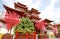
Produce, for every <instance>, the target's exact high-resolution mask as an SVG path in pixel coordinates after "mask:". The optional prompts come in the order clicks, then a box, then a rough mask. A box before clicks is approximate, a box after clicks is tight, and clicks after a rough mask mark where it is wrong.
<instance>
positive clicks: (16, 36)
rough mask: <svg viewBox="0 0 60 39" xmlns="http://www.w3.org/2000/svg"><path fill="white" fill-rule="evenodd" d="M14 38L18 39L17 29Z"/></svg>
mask: <svg viewBox="0 0 60 39" xmlns="http://www.w3.org/2000/svg"><path fill="white" fill-rule="evenodd" d="M15 39H18V31H16V35H15Z"/></svg>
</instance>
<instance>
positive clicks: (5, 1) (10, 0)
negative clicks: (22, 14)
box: [2, 0, 15, 8]
mask: <svg viewBox="0 0 60 39" xmlns="http://www.w3.org/2000/svg"><path fill="white" fill-rule="evenodd" d="M2 1H3V4H5V5H7V6H9V7H11V8H14V4H13V3H14V1H15V0H2Z"/></svg>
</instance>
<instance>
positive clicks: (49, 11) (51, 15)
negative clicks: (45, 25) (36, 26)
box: [40, 0, 60, 22]
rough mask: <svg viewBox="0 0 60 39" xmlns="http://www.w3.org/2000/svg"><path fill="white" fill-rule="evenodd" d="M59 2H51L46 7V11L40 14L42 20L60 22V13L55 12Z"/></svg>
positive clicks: (56, 0) (54, 0)
mask: <svg viewBox="0 0 60 39" xmlns="http://www.w3.org/2000/svg"><path fill="white" fill-rule="evenodd" d="M57 2H58V0H51V2H50V4H49V5H48V6H47V7H46V9H45V10H43V11H42V12H41V14H40V16H41V17H42V18H48V19H51V20H54V21H55V22H58V21H60V20H59V19H60V18H59V17H60V15H59V14H60V12H57V11H55V8H56V7H55V4H56V3H57Z"/></svg>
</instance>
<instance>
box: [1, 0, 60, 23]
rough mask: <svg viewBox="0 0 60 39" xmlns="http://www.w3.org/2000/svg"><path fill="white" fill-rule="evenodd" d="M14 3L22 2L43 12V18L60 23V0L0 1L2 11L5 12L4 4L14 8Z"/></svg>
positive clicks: (41, 15)
mask: <svg viewBox="0 0 60 39" xmlns="http://www.w3.org/2000/svg"><path fill="white" fill-rule="evenodd" d="M14 2H20V3H22V4H25V5H27V6H28V7H29V9H31V8H35V9H37V10H39V11H40V12H41V14H40V15H39V16H40V17H41V18H43V19H45V18H48V19H50V20H54V21H55V22H56V23H57V22H60V0H0V11H5V9H4V7H3V4H5V5H7V6H9V7H11V8H14Z"/></svg>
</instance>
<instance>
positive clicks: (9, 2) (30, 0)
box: [2, 0, 42, 9]
mask: <svg viewBox="0 0 60 39" xmlns="http://www.w3.org/2000/svg"><path fill="white" fill-rule="evenodd" d="M2 1H3V2H4V4H5V5H7V6H9V7H12V8H14V2H20V3H22V4H25V5H27V6H28V7H29V9H31V8H32V7H34V8H35V9H38V7H39V6H41V3H40V2H41V1H42V0H2ZM33 1H36V3H35V4H33Z"/></svg>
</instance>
